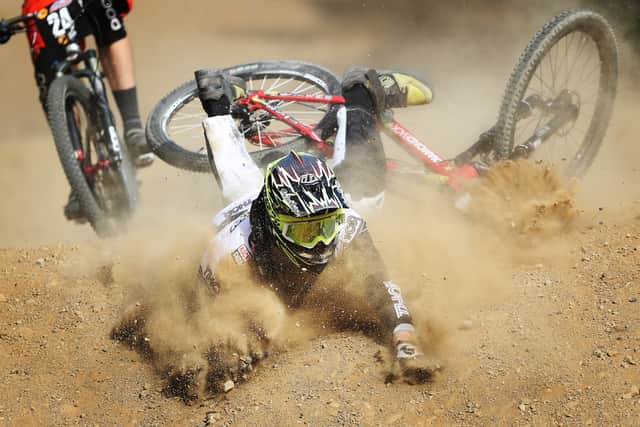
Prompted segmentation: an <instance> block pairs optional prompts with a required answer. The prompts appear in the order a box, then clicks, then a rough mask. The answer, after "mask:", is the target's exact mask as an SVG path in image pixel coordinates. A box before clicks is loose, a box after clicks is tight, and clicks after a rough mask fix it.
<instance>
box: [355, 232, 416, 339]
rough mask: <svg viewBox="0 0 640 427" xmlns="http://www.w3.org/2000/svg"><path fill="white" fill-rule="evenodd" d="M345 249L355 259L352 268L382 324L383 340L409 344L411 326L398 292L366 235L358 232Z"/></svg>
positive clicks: (412, 335) (368, 236) (411, 336)
mask: <svg viewBox="0 0 640 427" xmlns="http://www.w3.org/2000/svg"><path fill="white" fill-rule="evenodd" d="M349 249H350V252H351V254H352V256H353V257H355V259H354V262H355V265H357V266H358V267H359V268H358V270H360V271H359V273H358V275H360V276H361V277H364V281H363V285H364V286H365V292H366V295H367V297H368V301H369V304H370V305H371V307H372V308H373V310H374V311H375V313H376V314H377V316H378V318H379V319H380V321H381V323H382V326H383V328H384V329H383V331H382V333H383V335H384V337H385V338H386V337H389V338H391V344H392V345H393V346H395V345H396V344H397V343H398V342H399V341H413V338H414V328H413V323H412V319H411V314H410V313H409V309H408V308H407V305H406V304H405V301H404V298H403V296H402V291H401V290H400V287H399V286H398V285H397V284H395V283H394V282H393V281H392V280H391V279H390V276H389V274H388V272H387V269H386V267H385V266H384V261H383V260H382V257H381V256H380V253H379V252H378V249H377V248H376V247H375V244H374V243H373V239H372V238H371V235H370V234H369V232H368V231H367V230H363V231H362V232H360V233H359V234H358V236H357V237H356V238H355V239H354V240H353V242H352V244H351V247H350V248H349Z"/></svg>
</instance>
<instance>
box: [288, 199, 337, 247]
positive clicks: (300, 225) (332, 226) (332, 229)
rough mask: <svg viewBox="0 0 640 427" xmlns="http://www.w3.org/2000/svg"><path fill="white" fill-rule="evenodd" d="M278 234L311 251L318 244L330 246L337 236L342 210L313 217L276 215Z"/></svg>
mask: <svg viewBox="0 0 640 427" xmlns="http://www.w3.org/2000/svg"><path fill="white" fill-rule="evenodd" d="M278 219H279V227H280V234H281V235H282V236H283V237H284V238H285V239H287V240H288V241H290V242H291V243H295V244H296V245H298V246H302V247H304V248H307V249H313V248H314V247H315V246H316V245H317V244H318V243H319V242H323V243H324V244H325V245H329V244H331V242H333V239H335V238H336V236H337V235H338V231H339V230H340V224H342V222H343V221H344V214H343V211H342V209H336V210H335V211H333V212H331V213H329V214H326V215H319V216H315V217H306V218H297V217H294V216H289V215H278Z"/></svg>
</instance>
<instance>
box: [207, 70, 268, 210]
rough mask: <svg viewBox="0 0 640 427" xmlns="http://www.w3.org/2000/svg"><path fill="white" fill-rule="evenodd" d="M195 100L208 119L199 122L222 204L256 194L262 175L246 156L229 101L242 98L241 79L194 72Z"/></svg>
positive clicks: (214, 71)
mask: <svg viewBox="0 0 640 427" xmlns="http://www.w3.org/2000/svg"><path fill="white" fill-rule="evenodd" d="M195 78H196V83H197V86H198V97H199V98H200V102H201V103H202V108H203V109H204V110H205V112H206V113H207V116H209V117H208V118H207V119H205V120H204V121H203V122H202V127H203V128H204V137H205V139H206V140H207V143H208V145H209V147H210V148H211V152H212V154H213V162H212V163H211V168H212V171H213V173H214V175H216V176H217V178H218V182H219V184H220V187H221V190H222V196H223V198H224V199H225V202H227V203H230V202H233V201H235V200H237V199H239V198H241V197H242V196H244V195H245V194H248V193H252V192H257V191H258V190H259V189H260V186H261V185H262V180H263V177H262V172H261V171H260V169H259V168H258V166H257V165H256V164H255V162H254V161H253V160H252V159H251V156H249V153H248V152H247V148H246V147H245V144H244V138H243V136H242V135H241V134H240V131H239V130H238V127H237V126H236V123H235V121H234V120H233V118H232V117H231V111H230V109H231V102H232V101H233V100H235V99H236V98H238V97H239V96H242V94H243V92H244V80H242V79H240V78H237V77H233V76H230V75H227V74H223V73H222V72H221V71H219V70H215V69H206V70H198V71H196V72H195Z"/></svg>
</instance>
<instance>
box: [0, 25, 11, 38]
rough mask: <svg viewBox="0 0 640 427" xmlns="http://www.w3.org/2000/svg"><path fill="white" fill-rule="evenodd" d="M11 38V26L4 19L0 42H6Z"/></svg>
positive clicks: (0, 28) (0, 26) (1, 26)
mask: <svg viewBox="0 0 640 427" xmlns="http://www.w3.org/2000/svg"><path fill="white" fill-rule="evenodd" d="M10 38H11V28H10V27H9V25H8V24H7V21H5V20H4V19H2V20H0V44H5V43H6V42H8V41H9V39H10Z"/></svg>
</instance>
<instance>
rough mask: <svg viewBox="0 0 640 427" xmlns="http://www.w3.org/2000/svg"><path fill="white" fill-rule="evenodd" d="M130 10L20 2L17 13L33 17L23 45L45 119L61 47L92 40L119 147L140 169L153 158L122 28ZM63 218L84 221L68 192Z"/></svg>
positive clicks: (63, 0) (115, 0) (111, 4)
mask: <svg viewBox="0 0 640 427" xmlns="http://www.w3.org/2000/svg"><path fill="white" fill-rule="evenodd" d="M132 6H133V0H109V1H106V0H57V1H54V0H25V1H24V2H23V5H22V13H23V14H28V13H32V12H36V13H37V14H36V17H35V18H34V19H31V20H29V21H27V40H28V42H29V46H30V49H31V58H32V61H33V65H34V68H35V78H36V84H37V85H38V89H39V92H40V103H41V104H42V108H43V109H44V110H45V113H46V99H47V90H48V88H49V85H50V84H51V82H52V81H53V79H54V78H55V77H56V75H55V73H56V70H55V64H56V63H57V62H58V61H61V60H63V59H65V58H66V56H67V54H66V50H65V47H66V45H67V44H68V43H69V42H70V41H72V40H73V41H77V42H80V43H81V44H82V45H84V40H83V39H84V37H86V36H88V35H90V34H93V36H94V38H95V40H96V44H97V46H98V50H99V53H100V59H101V62H102V65H103V68H104V71H105V73H106V74H107V77H108V78H109V83H110V86H111V89H112V93H113V97H114V99H115V101H116V104H117V106H118V110H119V111H120V115H121V117H122V123H123V125H124V136H125V141H126V143H127V146H128V147H129V149H130V152H131V153H132V155H133V157H134V158H135V159H136V165H137V166H138V167H142V166H147V165H149V164H151V162H152V161H153V154H152V153H151V152H150V149H149V147H148V145H147V141H146V137H145V132H144V126H143V125H142V120H141V118H140V112H139V108H138V95H137V88H136V82H135V75H134V63H133V53H132V50H131V42H130V40H129V38H128V36H127V32H126V29H125V26H124V22H123V18H124V16H126V15H127V14H128V13H129V11H130V10H131V8H132ZM64 213H65V216H66V217H67V218H68V219H71V220H78V221H82V220H84V219H85V214H84V212H82V208H81V206H80V203H79V201H78V200H77V199H76V197H75V193H74V192H73V191H72V192H71V194H70V196H69V201H68V203H67V205H66V206H65V208H64Z"/></svg>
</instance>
